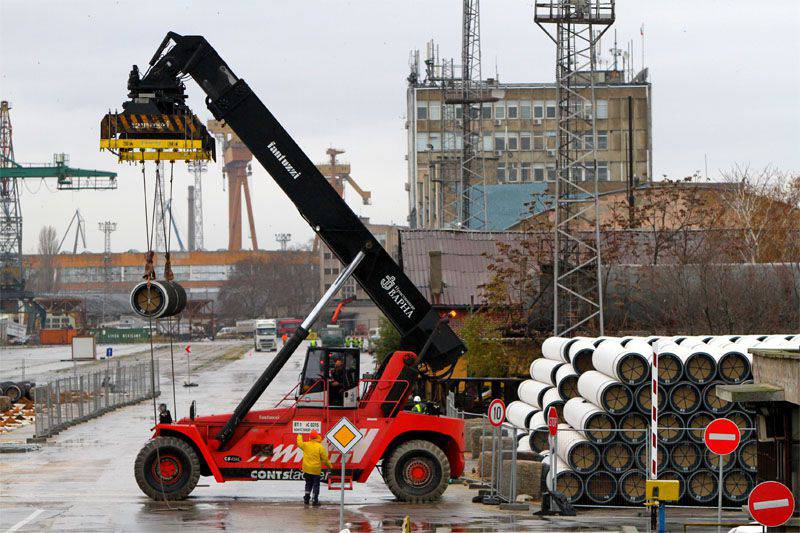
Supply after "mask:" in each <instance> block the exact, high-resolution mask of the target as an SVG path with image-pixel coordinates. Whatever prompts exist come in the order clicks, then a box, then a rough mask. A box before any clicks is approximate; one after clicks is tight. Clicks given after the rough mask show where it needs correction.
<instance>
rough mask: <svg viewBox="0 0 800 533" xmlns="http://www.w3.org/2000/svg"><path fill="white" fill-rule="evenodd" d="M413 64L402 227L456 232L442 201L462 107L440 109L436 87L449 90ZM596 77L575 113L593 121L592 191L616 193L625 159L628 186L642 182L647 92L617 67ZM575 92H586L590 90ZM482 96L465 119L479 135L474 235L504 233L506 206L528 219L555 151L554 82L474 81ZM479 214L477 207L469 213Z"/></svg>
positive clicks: (640, 78)
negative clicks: (586, 103)
mask: <svg viewBox="0 0 800 533" xmlns="http://www.w3.org/2000/svg"><path fill="white" fill-rule="evenodd" d="M414 68H415V67H412V74H411V76H409V78H408V79H409V86H408V91H407V116H408V120H407V122H406V128H407V130H408V155H407V159H408V181H407V183H406V189H407V191H408V202H409V206H408V207H409V216H408V221H409V224H410V226H411V228H430V229H433V228H457V227H458V225H457V220H454V216H453V213H454V210H452V209H451V210H448V209H447V208H446V204H447V203H448V202H452V201H453V196H454V194H455V193H453V192H452V191H453V190H454V189H455V187H454V186H453V185H452V184H453V183H456V182H457V180H459V179H460V178H459V175H458V165H459V158H460V154H461V150H462V136H461V131H460V128H461V115H462V113H461V106H460V105H459V104H452V103H447V104H445V103H444V102H445V93H446V89H443V87H451V85H448V83H447V82H446V81H445V82H444V83H443V82H442V81H441V79H438V80H430V79H427V78H426V79H425V80H422V79H421V78H420V76H419V72H415V71H414ZM417 70H418V68H417ZM595 76H596V78H595V102H596V105H595V109H581V110H576V111H577V112H579V113H581V114H593V115H594V119H595V125H596V126H595V127H596V130H597V146H596V154H597V178H598V181H599V184H598V188H599V190H600V192H604V191H609V190H614V189H620V188H625V186H626V184H627V183H628V181H629V171H628V168H629V165H628V163H629V161H630V159H631V155H632V159H633V178H634V179H633V182H634V183H636V182H638V183H644V182H648V181H650V180H651V179H652V141H651V86H650V83H649V82H648V81H647V70H644V71H642V72H641V73H639V74H638V75H637V76H635V77H633V78H632V79H630V80H627V81H626V80H625V76H624V75H623V73H622V72H621V71H616V70H608V71H598V72H596V74H595ZM579 90H581V91H583V92H584V94H587V95H588V93H589V91H590V86H589V84H587V86H586V87H585V88H583V89H579ZM447 91H452V89H447ZM481 91H482V92H483V94H485V95H486V96H487V97H486V98H485V99H484V101H486V100H489V101H488V103H484V104H483V105H482V106H481V108H480V109H481V111H480V117H481V119H480V120H479V121H473V123H475V122H477V123H478V124H476V125H475V126H473V128H475V127H476V126H477V127H479V129H480V134H481V143H480V149H479V153H478V156H479V158H480V161H479V163H481V166H482V167H483V169H484V170H483V174H484V175H485V176H484V178H483V179H485V186H484V184H483V182H482V181H483V179H482V180H480V182H479V183H475V182H474V181H473V182H471V183H470V186H472V187H478V188H481V189H482V192H483V194H481V195H476V196H475V197H476V199H477V198H480V201H481V202H484V201H485V204H484V205H485V206H486V207H485V209H486V218H485V220H486V223H485V227H484V228H473V229H486V230H503V229H506V228H507V227H508V226H509V225H511V224H513V223H514V222H515V221H514V220H513V217H512V219H511V220H509V218H508V216H507V215H508V213H509V208H511V212H512V213H518V215H519V218H524V217H525V216H526V215H529V214H530V213H529V212H528V209H529V207H527V205H528V204H531V203H532V204H534V205H535V204H537V202H536V201H535V198H532V196H536V195H540V196H541V195H551V194H553V192H554V184H555V172H556V154H557V150H558V146H557V144H556V143H557V139H558V136H557V120H556V116H557V100H556V98H557V95H556V85H555V84H554V83H500V82H498V81H496V80H493V79H488V80H486V81H485V82H483V83H482V84H481ZM629 99H630V102H629ZM453 108H454V109H453ZM629 108H630V109H632V114H630V113H629V111H628V110H629ZM475 118H477V117H475ZM629 139H632V143H631V142H629ZM575 142H576V143H579V144H582V147H584V148H585V147H586V146H589V145H590V143H592V134H591V130H588V131H586V132H585V133H584V134H583V135H582V136H581V137H580V138H577V139H576V140H575ZM581 170H583V171H581ZM578 171H579V173H580V174H581V175H578V176H575V178H576V179H577V180H586V179H592V176H591V174H590V172H589V170H588V169H578ZM456 187H457V186H456ZM509 192H511V194H509ZM539 203H541V202H539ZM509 204H514V205H513V206H510V205H509ZM481 208H483V206H481V205H476V206H473V207H472V208H471V209H472V210H474V209H481Z"/></svg>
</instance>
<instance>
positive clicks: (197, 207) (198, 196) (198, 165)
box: [187, 159, 208, 250]
mask: <svg viewBox="0 0 800 533" xmlns="http://www.w3.org/2000/svg"><path fill="white" fill-rule="evenodd" d="M187 165H188V168H189V172H191V173H192V175H193V176H194V213H192V217H193V218H194V249H195V250H202V249H203V248H204V246H203V173H205V171H206V170H207V169H208V162H207V161H205V160H202V159H193V160H191V161H189V162H188V163H187Z"/></svg>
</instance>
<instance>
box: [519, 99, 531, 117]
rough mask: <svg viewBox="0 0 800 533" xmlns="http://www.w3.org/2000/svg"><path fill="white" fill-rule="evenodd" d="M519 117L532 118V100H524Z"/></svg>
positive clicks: (520, 105)
mask: <svg viewBox="0 0 800 533" xmlns="http://www.w3.org/2000/svg"><path fill="white" fill-rule="evenodd" d="M519 115H520V117H521V118H523V119H526V120H527V119H530V118H531V102H530V100H523V101H522V102H520V103H519Z"/></svg>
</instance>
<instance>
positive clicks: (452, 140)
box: [444, 131, 456, 150]
mask: <svg viewBox="0 0 800 533" xmlns="http://www.w3.org/2000/svg"><path fill="white" fill-rule="evenodd" d="M444 149H445V150H455V149H456V134H455V132H453V131H446V132H444Z"/></svg>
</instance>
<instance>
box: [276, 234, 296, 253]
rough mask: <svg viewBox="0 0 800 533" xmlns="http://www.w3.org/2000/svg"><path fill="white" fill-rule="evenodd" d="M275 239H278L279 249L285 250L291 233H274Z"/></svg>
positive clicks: (290, 238)
mask: <svg viewBox="0 0 800 533" xmlns="http://www.w3.org/2000/svg"><path fill="white" fill-rule="evenodd" d="M275 240H276V241H278V242H279V243H280V245H281V251H286V249H287V247H288V245H289V241H291V240H292V234H291V233H276V234H275Z"/></svg>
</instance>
